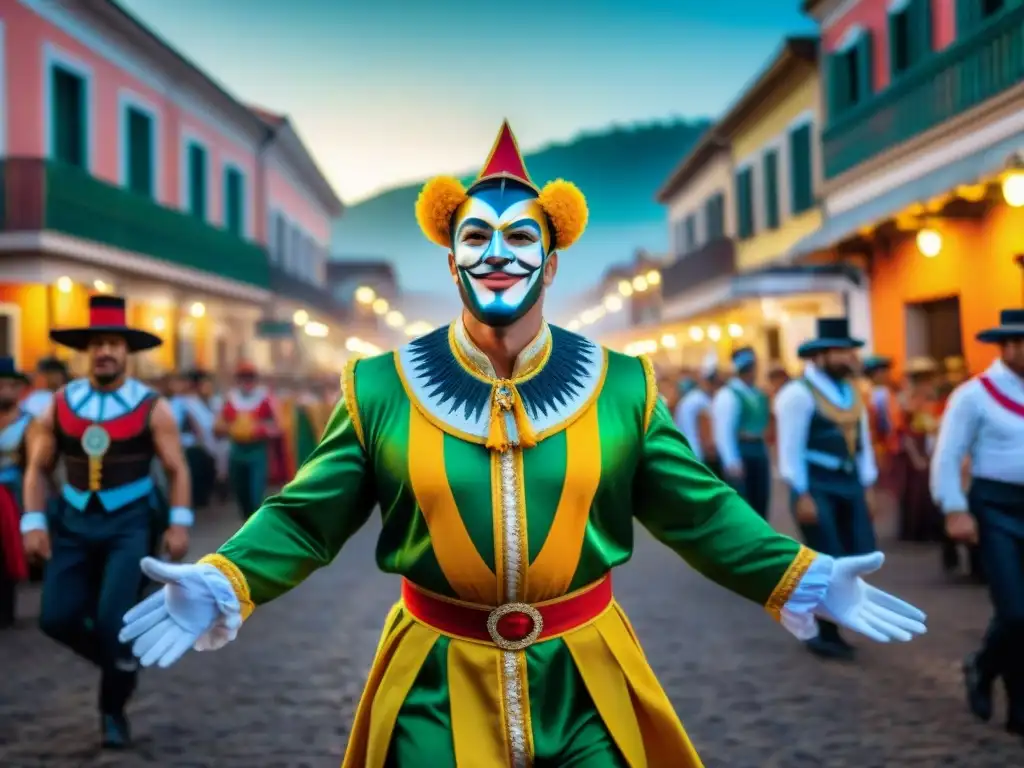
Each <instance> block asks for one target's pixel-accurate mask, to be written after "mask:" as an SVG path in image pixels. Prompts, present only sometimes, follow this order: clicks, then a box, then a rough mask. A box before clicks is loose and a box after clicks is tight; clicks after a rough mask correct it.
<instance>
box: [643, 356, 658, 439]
mask: <svg viewBox="0 0 1024 768" xmlns="http://www.w3.org/2000/svg"><path fill="white" fill-rule="evenodd" d="M640 365H642V366H643V369H644V381H645V383H646V384H647V394H646V396H645V399H644V434H645V435H646V434H647V428H648V427H649V426H651V418H653V416H654V406H656V405H657V404H658V377H657V376H656V375H655V373H654V363H652V362H651V358H649V357H648V356H647V355H640Z"/></svg>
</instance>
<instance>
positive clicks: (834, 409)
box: [775, 317, 878, 658]
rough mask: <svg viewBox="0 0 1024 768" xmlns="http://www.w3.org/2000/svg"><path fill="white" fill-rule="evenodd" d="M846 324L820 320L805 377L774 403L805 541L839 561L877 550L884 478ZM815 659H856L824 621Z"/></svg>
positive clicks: (806, 354) (805, 352)
mask: <svg viewBox="0 0 1024 768" xmlns="http://www.w3.org/2000/svg"><path fill="white" fill-rule="evenodd" d="M863 345H864V342H863V341H861V340H860V339H855V338H852V337H851V336H850V330H849V322H848V321H847V319H846V318H845V317H822V318H818V336H817V338H815V339H812V340H810V341H807V342H805V343H804V344H802V345H800V347H799V349H798V350H797V354H798V356H799V357H800V358H801V359H803V360H805V361H806V363H805V366H804V374H803V376H802V377H801V378H798V379H793V380H792V381H790V382H789V383H788V384H786V385H785V386H783V388H782V389H781V390H779V393H778V395H777V396H776V398H775V419H776V426H777V429H778V450H779V474H780V475H782V478H783V480H785V482H786V484H787V485H788V486H789V488H790V495H791V500H792V505H793V510H794V513H795V515H796V519H797V522H798V523H799V525H800V530H801V532H802V533H803V536H804V540H805V541H806V543H807V545H808V546H809V547H813V548H814V549H815V550H817V551H818V552H827V553H828V554H830V555H832V556H834V557H842V556H844V555H860V554H866V553H868V552H874V551H875V531H874V526H873V525H872V522H871V518H872V513H871V505H872V504H873V499H869V495H868V493H867V489H870V488H871V487H872V486H873V485H874V484H875V481H876V480H877V479H878V468H877V466H876V465H875V452H874V450H873V448H872V445H871V430H870V428H869V426H868V416H867V409H866V407H865V404H864V401H863V399H862V398H861V396H860V392H859V390H858V388H857V387H856V386H855V384H854V382H853V378H852V377H853V372H854V368H855V366H856V365H857V353H856V350H857V349H859V348H860V347H862V346H863ZM818 624H819V627H820V630H821V631H820V634H819V635H818V636H817V637H816V638H813V639H812V640H809V641H807V648H808V650H810V651H811V652H812V653H814V654H816V655H819V656H823V657H826V658H851V657H852V656H853V648H852V647H851V646H850V645H849V644H848V643H847V642H846V641H845V640H844V639H843V638H842V637H841V636H840V634H839V629H838V628H837V627H836V625H835V624H833V623H831V622H827V621H819V622H818Z"/></svg>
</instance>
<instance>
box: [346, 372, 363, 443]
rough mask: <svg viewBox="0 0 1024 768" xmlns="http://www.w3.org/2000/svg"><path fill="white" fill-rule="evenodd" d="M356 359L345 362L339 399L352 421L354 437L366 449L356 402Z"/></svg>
mask: <svg viewBox="0 0 1024 768" xmlns="http://www.w3.org/2000/svg"><path fill="white" fill-rule="evenodd" d="M357 362H359V361H358V360H349V361H348V362H347V363H345V370H344V372H343V373H342V374H341V399H342V400H344V401H345V407H346V408H347V409H348V418H349V420H351V422H352V429H354V430H355V432H356V439H357V440H359V444H360V445H361V446H363V450H366V437H365V436H364V434H363V421H362V419H360V418H359V405H358V403H356V363H357Z"/></svg>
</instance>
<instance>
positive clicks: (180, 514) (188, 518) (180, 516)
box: [169, 507, 196, 528]
mask: <svg viewBox="0 0 1024 768" xmlns="http://www.w3.org/2000/svg"><path fill="white" fill-rule="evenodd" d="M169 519H170V523H171V525H183V526H185V527H186V528H191V527H192V526H193V525H194V524H195V522H196V516H195V514H193V512H192V510H191V509H189V508H188V507H171V514H170V518H169Z"/></svg>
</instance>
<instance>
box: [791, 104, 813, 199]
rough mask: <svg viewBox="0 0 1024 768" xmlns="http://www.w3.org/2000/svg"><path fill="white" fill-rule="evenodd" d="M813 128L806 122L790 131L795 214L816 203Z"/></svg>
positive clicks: (792, 195)
mask: <svg viewBox="0 0 1024 768" xmlns="http://www.w3.org/2000/svg"><path fill="white" fill-rule="evenodd" d="M812 128H813V126H812V125H811V123H806V124H805V125H801V126H799V127H796V128H793V129H792V130H791V131H790V132H789V194H790V200H789V210H790V213H791V214H792V215H793V216H796V215H797V214H798V213H803V212H804V211H806V210H807V209H809V208H810V207H811V206H813V205H814V162H813V156H812V154H811V152H812V146H813V145H812V143H811V131H812Z"/></svg>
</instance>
